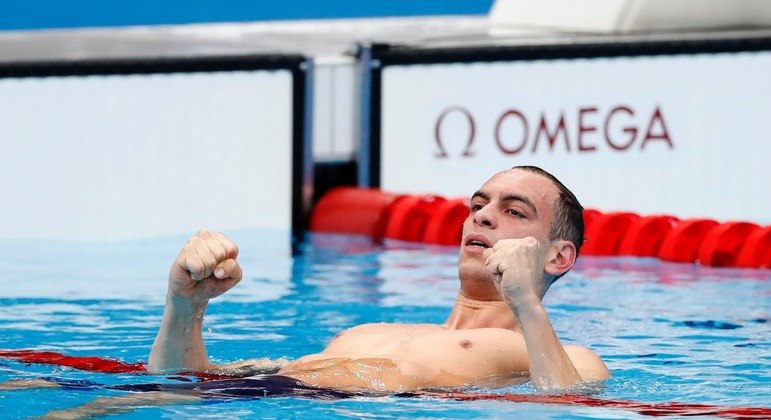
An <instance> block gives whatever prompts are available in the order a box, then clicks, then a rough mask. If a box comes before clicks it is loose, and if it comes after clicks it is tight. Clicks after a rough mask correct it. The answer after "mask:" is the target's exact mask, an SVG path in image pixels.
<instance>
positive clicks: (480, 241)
mask: <svg viewBox="0 0 771 420" xmlns="http://www.w3.org/2000/svg"><path fill="white" fill-rule="evenodd" d="M465 244H466V246H474V247H479V248H482V249H487V248H490V247H491V246H492V244H491V243H490V241H489V240H488V239H487V238H485V237H484V236H479V235H469V236H468V237H466V242H465Z"/></svg>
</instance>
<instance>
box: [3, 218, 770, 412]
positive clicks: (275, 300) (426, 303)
mask: <svg viewBox="0 0 771 420" xmlns="http://www.w3.org/2000/svg"><path fill="white" fill-rule="evenodd" d="M229 234H230V235H231V236H232V237H233V238H234V239H236V240H237V242H238V243H239V247H240V250H241V253H240V255H239V260H240V261H241V264H242V266H243V267H244V271H245V277H244V280H243V281H242V283H241V284H239V285H238V286H237V287H236V288H235V289H233V290H232V291H231V292H229V293H228V294H226V295H224V296H222V297H220V298H218V299H216V300H214V301H212V302H211V303H210V305H209V309H208V312H207V315H206V317H205V327H204V328H205V339H206V342H207V348H208V351H209V355H210V357H211V358H212V360H213V361H215V362H232V361H237V360H241V359H244V358H255V357H264V356H267V357H272V358H277V357H286V358H290V359H294V358H297V357H299V356H302V355H304V354H308V353H313V352H318V351H320V350H322V349H323V347H324V345H325V344H326V342H327V341H329V340H330V339H331V338H332V337H333V336H334V335H335V334H336V333H337V332H339V331H340V330H342V329H344V328H348V327H351V326H354V325H357V324H361V323H366V322H404V323H411V322H435V323H441V322H443V321H444V319H445V317H446V316H447V314H448V313H449V309H450V307H451V306H452V304H453V301H454V299H455V296H456V293H457V288H458V279H457V269H456V262H457V250H456V249H454V248H452V247H431V246H425V245H414V244H406V243H398V242H388V243H386V244H373V243H372V242H370V241H369V240H367V239H364V238H359V237H351V236H341V235H313V236H311V237H309V240H308V241H307V244H306V245H305V247H304V252H303V253H302V254H301V255H300V256H296V257H294V258H292V257H291V255H290V252H289V249H288V246H286V245H284V244H288V234H286V233H283V232H270V231H258V232H229ZM185 240H186V238H184V237H181V236H180V237H170V238H160V239H152V240H141V241H130V242H115V243H112V242H111V243H92V242H79V241H57V242H44V241H0V254H1V255H3V258H2V259H0V349H14V350H16V349H34V350H41V351H42V350H45V351H57V352H62V353H65V354H68V355H74V356H100V357H108V358H117V359H120V360H123V361H125V362H129V363H134V362H139V361H145V360H146V359H147V355H148V353H149V349H150V346H151V344H152V341H153V339H154V337H155V334H156V331H157V327H158V324H159V321H160V318H161V314H162V310H163V304H164V295H165V288H166V284H165V282H166V274H167V272H168V267H169V266H170V264H171V261H172V260H173V259H174V257H175V256H176V254H177V252H178V250H179V248H180V247H181V246H182V244H184V242H185ZM769 295H771V271H768V270H766V271H763V270H737V269H713V268H708V267H701V266H697V265H690V264H674V263H664V262H660V261H658V260H654V259H635V258H592V257H583V258H582V259H581V261H580V262H579V264H578V266H577V267H576V268H574V270H573V271H571V272H570V273H568V275H566V276H565V277H564V278H563V279H560V280H559V281H558V282H557V283H556V284H555V285H554V286H553V287H552V290H550V292H549V294H548V295H547V297H546V300H545V303H546V306H547V309H548V311H549V313H550V316H551V319H552V321H553V323H554V326H555V328H556V330H557V333H558V335H559V336H560V338H561V339H562V341H563V343H577V344H583V345H586V346H589V347H591V348H592V349H593V350H594V351H596V352H597V353H598V354H600V355H601V356H602V358H603V359H604V360H605V361H606V363H607V365H608V367H609V368H610V370H611V371H612V373H613V378H612V379H610V380H609V381H607V383H606V386H605V388H604V390H602V391H601V392H600V393H599V394H597V395H594V396H595V397H597V398H603V399H612V400H629V401H636V402H643V403H659V402H670V401H676V402H682V403H700V404H713V405H720V406H753V407H771V404H769V401H771V373H770V372H771V351H769V350H771V328H770V327H769V322H768V320H769ZM39 377H55V378H58V379H65V380H88V381H93V382H97V383H100V384H136V383H144V382H158V381H170V382H174V381H177V379H174V378H162V377H153V376H147V375H135V374H102V373H93V372H82V371H78V370H75V369H71V368H65V367H57V366H48V365H34V364H32V365H29V364H24V363H20V362H15V361H9V360H2V359H0V381H5V380H8V379H20V378H39ZM480 391H481V392H486V393H513V394H531V393H533V390H532V388H531V387H530V386H529V385H522V386H517V387H511V388H506V389H502V390H480ZM109 395H118V393H117V392H116V391H108V390H89V391H85V390H81V391H78V390H62V389H37V390H27V391H12V392H11V391H0V418H4V419H17V418H18V419H21V418H27V417H30V416H37V415H42V414H44V413H45V412H47V411H48V410H51V409H59V408H68V407H74V406H77V405H80V404H83V403H87V402H89V401H92V400H93V399H94V398H96V397H97V396H109ZM515 415H516V416H523V417H524V418H558V419H567V418H640V417H643V416H642V414H638V413H635V412H632V411H626V410H620V409H611V408H598V407H582V406H563V405H551V404H535V403H515V402H507V401H451V400H437V399H429V398H402V397H361V398H355V399H347V400H313V399H302V398H292V397H282V398H267V399H262V400H242V401H228V402H221V403H217V404H209V405H172V406H166V407H153V408H141V409H138V410H136V411H134V412H131V413H126V414H122V415H120V416H118V418H136V419H139V418H143V419H144V418H157V417H167V418H168V417H171V418H178V417H195V418H228V419H230V418H256V417H262V418H266V417H267V418H279V417H280V418H286V417H290V418H293V417H300V418H360V417H373V418H402V417H421V418H508V417H513V416H515Z"/></svg>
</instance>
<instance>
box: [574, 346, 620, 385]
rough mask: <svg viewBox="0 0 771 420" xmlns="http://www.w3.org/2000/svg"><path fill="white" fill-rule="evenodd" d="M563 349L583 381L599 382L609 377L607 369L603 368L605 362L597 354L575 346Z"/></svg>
mask: <svg viewBox="0 0 771 420" xmlns="http://www.w3.org/2000/svg"><path fill="white" fill-rule="evenodd" d="M563 347H564V348H565V353H567V355H568V357H570V361H571V362H573V366H575V368H576V370H577V371H578V374H579V375H581V379H583V380H584V381H601V380H605V379H608V378H609V377H610V372H609V371H608V367H607V366H605V362H603V361H602V359H601V358H600V356H598V355H597V353H595V352H593V351H592V350H590V349H589V348H587V347H584V346H579V345H576V344H568V345H565V346H563Z"/></svg>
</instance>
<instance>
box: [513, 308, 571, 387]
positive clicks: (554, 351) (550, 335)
mask: <svg viewBox="0 0 771 420" xmlns="http://www.w3.org/2000/svg"><path fill="white" fill-rule="evenodd" d="M512 309H513V310H514V312H515V314H516V315H517V319H518V320H519V325H520V328H521V329H522V334H523V336H524V338H525V344H526V346H527V353H528V356H529V358H530V381H531V383H532V384H533V386H534V387H535V388H536V389H539V390H553V389H567V388H571V387H573V386H575V385H578V384H580V383H581V376H580V375H579V373H578V371H577V370H576V368H575V366H574V365H573V362H572V361H571V360H570V358H569V357H568V355H567V353H566V352H565V349H564V347H563V346H562V344H561V343H560V341H559V338H557V334H556V333H555V332H554V327H553V326H552V324H551V321H550V320H549V316H548V314H547V313H546V309H545V308H544V307H543V305H542V304H541V302H540V301H538V302H531V303H529V304H526V305H519V306H518V307H513V308H512Z"/></svg>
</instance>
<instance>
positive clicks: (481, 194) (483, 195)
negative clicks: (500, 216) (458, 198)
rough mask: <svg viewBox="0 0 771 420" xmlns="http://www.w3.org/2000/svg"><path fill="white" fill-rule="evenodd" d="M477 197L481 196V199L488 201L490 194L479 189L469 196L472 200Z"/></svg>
mask: <svg viewBox="0 0 771 420" xmlns="http://www.w3.org/2000/svg"><path fill="white" fill-rule="evenodd" d="M477 197H479V198H483V199H485V200H488V201H490V194H487V193H485V192H482V191H481V190H480V191H477V192H475V193H474V195H472V196H471V199H472V200H473V199H475V198H477Z"/></svg>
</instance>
